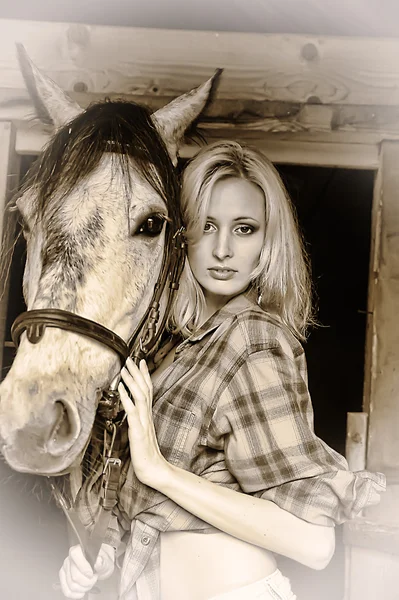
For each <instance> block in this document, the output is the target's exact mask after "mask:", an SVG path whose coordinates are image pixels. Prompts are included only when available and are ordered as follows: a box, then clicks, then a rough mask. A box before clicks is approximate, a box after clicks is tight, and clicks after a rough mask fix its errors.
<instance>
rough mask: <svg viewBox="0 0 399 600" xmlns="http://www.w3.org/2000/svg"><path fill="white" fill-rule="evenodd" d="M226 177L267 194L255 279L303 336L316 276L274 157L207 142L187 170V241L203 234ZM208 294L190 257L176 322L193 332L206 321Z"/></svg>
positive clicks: (268, 306)
mask: <svg viewBox="0 0 399 600" xmlns="http://www.w3.org/2000/svg"><path fill="white" fill-rule="evenodd" d="M226 177H239V178H242V179H246V180H247V181H250V182H252V183H254V184H255V185H257V186H258V187H259V188H260V189H261V190H262V191H263V193H264V196H265V210H266V234H265V241H264V246H263V249H262V251H261V255H260V259H259V263H258V266H257V267H256V269H255V270H254V272H253V273H252V278H251V284H252V286H253V288H254V289H255V291H256V293H257V296H258V303H259V305H260V306H261V307H262V308H263V309H264V310H265V311H267V312H271V313H274V314H277V315H279V316H280V318H281V320H282V321H283V323H285V325H286V326H287V327H288V328H289V329H290V330H291V331H292V333H293V334H294V335H295V336H296V337H298V338H299V339H304V338H305V333H306V328H307V326H308V325H309V324H310V323H311V322H312V302H311V295H312V294H311V291H312V285H311V279H310V275H309V266H308V259H307V255H306V252H305V250H304V246H303V242H302V238H301V235H300V232H299V229H298V225H297V220H296V215H295V211H294V209H293V206H292V204H291V201H290V199H289V197H288V195H287V192H286V190H285V187H284V184H283V183H282V181H281V179H280V176H279V174H278V172H277V171H276V169H275V168H274V166H273V165H272V163H271V162H270V161H269V160H268V159H267V158H266V157H265V156H264V155H263V154H262V153H261V152H259V150H257V149H255V148H251V147H248V146H242V145H240V144H238V143H237V142H233V141H224V142H216V143H213V144H211V145H209V146H206V147H204V148H202V149H201V150H200V151H199V153H198V154H197V155H196V156H195V157H194V158H193V159H192V160H191V161H190V163H189V164H188V165H187V167H186V168H185V170H184V173H183V181H182V196H181V205H182V214H183V221H184V223H185V225H186V230H187V242H188V244H190V243H194V242H195V241H197V240H198V239H199V238H200V237H201V236H202V234H203V231H204V225H205V222H206V219H207V214H208V207H209V203H210V199H211V194H212V190H213V186H214V185H215V183H216V182H217V181H219V180H220V179H223V178H226ZM204 310H205V298H204V294H203V292H202V289H201V287H200V285H199V284H198V282H197V281H196V279H195V278H194V276H193V274H192V271H191V268H190V264H189V262H188V260H186V264H185V268H184V272H183V275H182V279H181V285H180V289H179V291H178V293H177V296H176V300H175V302H174V307H173V314H172V323H173V325H174V328H175V329H176V330H178V331H181V332H182V334H183V335H184V336H189V335H191V333H192V332H193V331H195V329H196V328H197V327H198V325H199V324H200V323H202V322H203V315H204Z"/></svg>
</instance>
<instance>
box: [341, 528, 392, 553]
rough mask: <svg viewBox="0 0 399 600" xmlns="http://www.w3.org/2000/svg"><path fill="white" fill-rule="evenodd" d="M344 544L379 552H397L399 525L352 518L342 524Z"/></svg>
mask: <svg viewBox="0 0 399 600" xmlns="http://www.w3.org/2000/svg"><path fill="white" fill-rule="evenodd" d="M343 530H344V536H343V539H344V544H346V545H348V546H358V547H360V548H370V549H372V550H378V551H379V552H387V553H389V554H397V555H398V554H399V527H398V524H397V523H379V522H374V521H368V520H366V519H354V520H352V521H348V522H346V523H345V524H344V528H343Z"/></svg>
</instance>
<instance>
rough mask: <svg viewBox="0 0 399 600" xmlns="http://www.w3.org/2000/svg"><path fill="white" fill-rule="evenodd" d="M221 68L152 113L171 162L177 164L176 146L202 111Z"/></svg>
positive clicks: (209, 97) (211, 93) (177, 146)
mask: <svg viewBox="0 0 399 600" xmlns="http://www.w3.org/2000/svg"><path fill="white" fill-rule="evenodd" d="M222 71H223V69H218V70H217V71H216V72H215V74H214V75H213V77H211V78H210V79H208V81H205V83H203V84H202V85H200V86H199V87H197V88H195V89H193V90H191V91H190V92H187V93H186V94H183V95H182V96H179V97H178V98H175V100H172V102H169V104H167V105H166V106H164V107H163V108H160V109H159V110H157V111H156V112H155V113H153V115H152V120H153V121H154V125H155V126H156V128H157V129H158V132H159V134H160V135H161V137H162V139H163V141H164V142H165V144H166V147H167V149H168V152H169V154H170V157H171V159H172V161H173V164H174V165H175V166H176V164H177V156H178V148H179V145H180V142H181V140H182V138H183V136H184V132H185V131H186V129H187V128H188V126H189V125H191V123H192V122H193V121H195V119H196V118H197V117H198V116H199V114H200V113H201V112H202V111H203V109H204V108H205V106H206V104H207V103H208V101H210V99H211V95H213V92H214V90H215V84H216V82H217V80H218V79H219V76H220V74H221V73H222Z"/></svg>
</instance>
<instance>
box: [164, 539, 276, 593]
mask: <svg viewBox="0 0 399 600" xmlns="http://www.w3.org/2000/svg"><path fill="white" fill-rule="evenodd" d="M160 539H161V573H160V580H161V598H162V600H187V599H188V598H189V599H190V600H209V598H212V597H213V596H216V595H217V594H222V593H226V592H229V591H231V590H234V589H237V588H240V587H243V586H245V585H249V584H250V583H254V582H255V581H259V580H260V579H263V578H264V577H267V576H268V575H271V574H272V573H273V572H274V571H275V570H276V568H277V567H276V561H275V558H274V555H273V554H272V553H271V552H269V551H268V550H264V549H263V548H259V547H258V546H253V545H251V544H248V543H246V542H242V541H241V540H238V539H237V538H234V537H232V536H230V535H227V534H226V533H223V532H221V531H215V533H197V532H190V531H172V532H166V533H161V535H160Z"/></svg>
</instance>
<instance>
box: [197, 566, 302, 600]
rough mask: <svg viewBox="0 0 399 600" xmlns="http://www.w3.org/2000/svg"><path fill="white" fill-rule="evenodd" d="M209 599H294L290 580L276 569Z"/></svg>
mask: <svg viewBox="0 0 399 600" xmlns="http://www.w3.org/2000/svg"><path fill="white" fill-rule="evenodd" d="M209 600H296V596H295V595H294V594H293V593H292V590H291V585H290V580H289V579H288V578H287V577H284V575H283V574H282V573H281V571H279V569H277V570H276V571H274V573H272V574H271V575H268V576H267V577H265V578H264V579H261V580H260V581H255V582H254V583H250V584H249V585H245V586H244V587H240V588H238V589H236V590H232V591H231V592H227V593H225V594H219V595H217V596H213V597H212V598H210V599H209Z"/></svg>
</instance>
